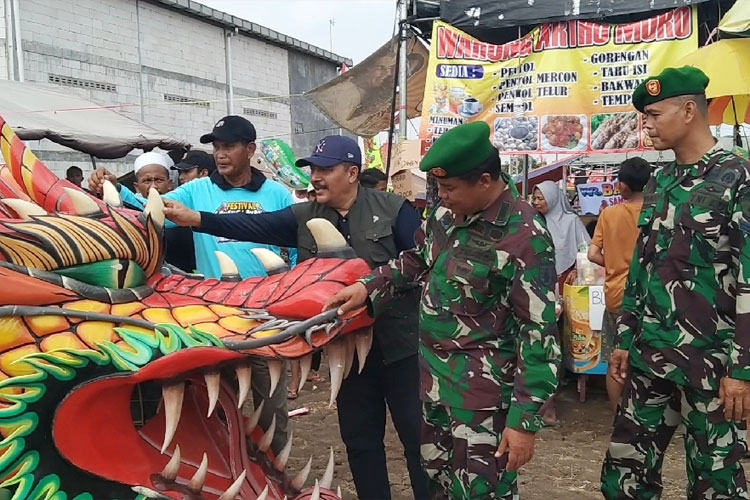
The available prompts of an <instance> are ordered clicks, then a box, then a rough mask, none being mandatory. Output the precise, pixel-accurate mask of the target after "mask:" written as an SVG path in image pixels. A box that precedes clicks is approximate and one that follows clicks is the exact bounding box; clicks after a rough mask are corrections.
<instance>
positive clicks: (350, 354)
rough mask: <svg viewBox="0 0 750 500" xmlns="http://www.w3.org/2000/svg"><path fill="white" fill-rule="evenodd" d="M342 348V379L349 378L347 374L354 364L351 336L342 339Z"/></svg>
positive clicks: (352, 339)
mask: <svg viewBox="0 0 750 500" xmlns="http://www.w3.org/2000/svg"><path fill="white" fill-rule="evenodd" d="M343 342H344V346H345V347H346V358H345V360H346V364H345V365H344V378H347V377H348V376H349V372H350V371H351V369H352V365H353V364H354V349H355V347H354V338H353V337H352V336H351V335H347V336H346V337H344V339H343Z"/></svg>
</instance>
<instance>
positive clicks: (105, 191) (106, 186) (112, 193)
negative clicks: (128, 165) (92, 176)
mask: <svg viewBox="0 0 750 500" xmlns="http://www.w3.org/2000/svg"><path fill="white" fill-rule="evenodd" d="M102 200H104V203H106V204H107V205H109V206H110V207H115V208H116V207H121V206H122V198H120V193H119V192H118V191H117V188H116V187H115V185H114V184H112V183H111V182H109V181H108V180H107V179H105V180H104V183H103V184H102Z"/></svg>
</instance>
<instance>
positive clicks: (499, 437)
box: [329, 122, 560, 499]
mask: <svg viewBox="0 0 750 500" xmlns="http://www.w3.org/2000/svg"><path fill="white" fill-rule="evenodd" d="M489 135H490V129H489V127H488V125H487V124H485V123H483V122H476V123H471V124H467V125H461V126H459V127H456V128H455V129H453V130H451V131H449V132H447V133H446V134H444V135H443V136H442V137H441V138H440V139H439V140H438V141H437V142H436V143H435V144H434V145H433V146H432V148H431V149H430V151H429V152H428V153H427V155H426V156H425V158H424V160H423V161H422V164H421V169H422V170H423V171H429V172H431V173H432V174H433V175H435V176H436V177H437V180H438V183H439V185H440V197H441V200H442V206H441V207H438V208H437V210H436V211H435V212H434V213H433V214H432V215H431V216H430V217H429V218H428V220H427V221H426V222H425V223H424V224H423V226H422V228H421V229H420V230H419V231H418V232H417V235H416V242H417V247H416V249H415V250H410V251H406V252H404V253H402V254H401V257H400V258H399V259H398V260H395V261H392V262H391V263H390V264H389V265H387V266H383V267H380V268H378V269H376V270H375V271H374V272H373V275H372V276H369V277H367V278H364V279H363V280H362V282H361V283H359V284H356V285H353V286H352V287H349V288H348V289H346V290H344V291H342V292H341V293H340V294H338V295H337V296H336V297H334V298H333V299H332V300H331V302H330V303H329V306H330V307H333V306H334V305H340V304H342V303H343V305H342V306H341V307H340V312H341V313H342V314H343V313H345V312H346V311H349V310H351V309H353V308H355V307H359V306H361V305H362V304H364V303H365V302H366V301H367V299H368V297H369V299H370V305H371V307H372V311H373V313H374V314H375V315H377V314H378V312H379V311H380V310H382V308H383V307H384V305H385V304H386V302H387V301H388V299H389V298H390V297H391V296H392V295H393V294H394V293H395V292H396V291H397V290H399V289H400V288H401V287H404V286H407V285H408V284H409V283H412V282H414V281H420V282H422V283H423V285H424V286H423V293H422V300H421V306H420V356H421V361H422V376H421V379H422V382H421V386H422V390H421V396H422V400H423V404H424V426H423V432H422V460H423V464H424V467H425V469H426V471H427V474H428V475H429V476H430V494H431V496H432V498H451V499H489V498H502V499H514V498H518V488H517V485H516V474H517V473H516V470H517V469H518V468H519V467H521V466H522V465H524V464H525V463H526V462H528V460H530V459H531V455H532V453H533V445H534V433H536V432H537V431H538V430H539V429H541V428H542V426H543V421H542V418H541V416H540V408H541V406H542V405H543V404H544V403H545V402H546V401H547V400H548V399H549V398H550V396H551V395H552V394H553V393H554V392H555V389H556V387H557V372H558V369H559V365H560V349H559V347H558V343H557V337H556V333H557V328H556V323H555V303H554V300H555V297H554V292H553V287H554V283H555V277H556V274H555V262H554V258H555V255H554V249H553V246H552V240H551V237H550V235H549V233H548V232H547V229H546V227H545V224H544V221H543V219H542V218H541V217H540V216H539V215H538V214H537V212H536V210H534V209H533V208H532V207H531V206H530V205H528V204H527V203H526V202H525V201H524V200H522V199H521V198H520V197H519V195H518V193H517V192H516V190H515V186H514V185H512V184H508V182H509V179H508V178H507V177H506V176H505V175H502V174H501V172H500V160H499V158H498V152H497V150H496V149H495V148H494V147H493V146H492V144H491V143H490V142H489V139H488V137H489Z"/></svg>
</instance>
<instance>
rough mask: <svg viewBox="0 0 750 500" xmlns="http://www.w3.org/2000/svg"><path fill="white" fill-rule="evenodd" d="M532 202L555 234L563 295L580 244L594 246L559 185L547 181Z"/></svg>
mask: <svg viewBox="0 0 750 500" xmlns="http://www.w3.org/2000/svg"><path fill="white" fill-rule="evenodd" d="M532 202H533V204H534V208H536V209H537V210H538V211H539V213H540V214H542V215H544V218H545V219H546V221H547V229H549V232H550V233H551V234H552V242H553V243H554V244H555V270H556V271H557V277H558V293H560V294H562V287H563V285H564V284H565V280H566V279H567V277H568V275H569V274H570V272H571V271H572V270H573V269H574V268H575V264H576V255H577V254H578V248H579V245H580V244H581V243H587V244H588V243H590V242H591V237H590V236H589V234H588V232H587V231H586V226H584V225H583V222H582V221H581V219H579V218H578V216H577V215H576V214H574V213H573V211H572V210H571V208H570V205H569V204H568V200H567V198H566V197H565V195H564V194H563V192H562V191H561V190H560V188H559V187H558V186H557V184H556V183H554V182H552V181H544V182H542V183H541V184H539V185H537V186H536V188H535V189H534V198H533V200H532Z"/></svg>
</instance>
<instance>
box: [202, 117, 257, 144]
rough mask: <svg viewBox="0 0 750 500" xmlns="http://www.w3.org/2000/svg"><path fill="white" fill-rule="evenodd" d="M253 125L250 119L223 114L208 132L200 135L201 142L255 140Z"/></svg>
mask: <svg viewBox="0 0 750 500" xmlns="http://www.w3.org/2000/svg"><path fill="white" fill-rule="evenodd" d="M255 137H256V136H255V127H254V126H253V124H252V123H250V120H247V119H245V118H242V117H241V116H236V115H229V116H225V117H224V118H222V119H221V120H219V121H218V122H216V125H214V129H213V130H212V131H211V133H210V134H205V135H203V136H201V144H209V143H211V142H214V141H224V142H238V141H247V142H254V141H255Z"/></svg>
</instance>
